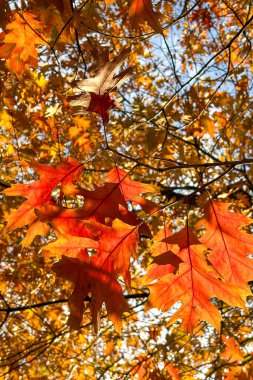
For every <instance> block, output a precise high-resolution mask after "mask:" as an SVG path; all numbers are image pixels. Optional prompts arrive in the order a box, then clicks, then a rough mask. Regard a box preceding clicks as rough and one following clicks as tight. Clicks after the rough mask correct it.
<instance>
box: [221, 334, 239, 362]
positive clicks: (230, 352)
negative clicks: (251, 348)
mask: <svg viewBox="0 0 253 380" xmlns="http://www.w3.org/2000/svg"><path fill="white" fill-rule="evenodd" d="M222 342H223V343H224V344H225V350H224V351H223V352H222V353H221V355H220V357H221V358H222V359H225V360H228V361H229V362H230V363H231V362H236V361H243V359H244V353H243V351H242V350H241V349H240V345H239V344H238V343H237V341H236V340H235V338H233V337H230V338H226V337H225V336H224V335H222Z"/></svg>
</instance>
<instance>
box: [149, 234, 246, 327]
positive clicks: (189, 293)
mask: <svg viewBox="0 0 253 380" xmlns="http://www.w3.org/2000/svg"><path fill="white" fill-rule="evenodd" d="M165 241H166V242H168V243H170V244H178V246H179V252H178V253H177V256H178V257H179V258H180V259H181V260H182V261H183V263H181V264H180V265H179V270H178V272H177V273H176V274H175V275H173V274H172V273H168V274H165V273H163V277H161V273H160V272H158V274H159V281H157V282H156V283H154V284H152V285H149V288H150V296H149V299H148V301H149V308H151V307H156V308H160V309H161V310H163V311H165V310H169V309H170V308H171V307H172V306H173V305H174V304H175V303H176V302H181V306H180V308H179V310H178V311H177V312H176V313H175V314H174V315H173V317H172V318H171V319H170V321H169V324H172V323H174V322H175V321H176V320H177V319H181V320H182V326H181V327H182V329H183V330H185V331H186V332H189V333H190V332H192V331H193V330H194V327H195V326H196V324H197V323H199V322H200V321H203V320H205V321H207V322H209V323H211V324H212V325H213V326H214V327H215V328H216V329H217V330H219V329H220V320H221V316H220V313H219V311H218V310H217V308H216V307H215V306H214V305H213V304H212V303H211V302H210V299H211V298H214V297H216V298H219V299H221V300H223V301H225V302H226V303H228V304H229V305H232V306H234V307H236V306H239V307H242V308H243V307H245V304H244V302H243V300H242V299H244V301H245V300H246V296H247V292H246V291H244V289H241V288H239V287H237V286H236V285H233V284H227V283H225V282H223V281H221V280H220V279H219V278H218V274H217V273H215V271H214V270H212V267H211V266H210V265H208V263H207V261H206V258H205V256H204V252H205V251H206V248H205V246H203V245H202V244H200V242H199V241H198V239H197V238H196V237H195V236H194V234H193V233H192V232H191V230H190V229H189V228H184V229H183V230H181V231H179V232H177V233H175V234H174V235H172V236H170V237H168V238H166V239H165ZM153 277H154V276H153ZM157 277H158V276H157ZM147 278H148V277H147ZM145 282H146V281H145V278H144V283H145ZM148 282H149V281H148Z"/></svg>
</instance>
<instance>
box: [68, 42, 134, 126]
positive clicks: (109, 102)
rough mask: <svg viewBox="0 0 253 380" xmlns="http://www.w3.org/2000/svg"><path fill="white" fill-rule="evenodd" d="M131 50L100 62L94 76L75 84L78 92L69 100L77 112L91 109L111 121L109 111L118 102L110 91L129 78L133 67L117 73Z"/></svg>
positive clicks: (80, 112) (81, 112) (75, 89)
mask: <svg viewBox="0 0 253 380" xmlns="http://www.w3.org/2000/svg"><path fill="white" fill-rule="evenodd" d="M129 52H130V49H125V50H123V51H122V52H121V53H120V54H119V55H118V56H117V57H115V58H114V59H113V60H111V61H107V60H105V61H104V62H103V64H102V62H100V65H99V67H100V69H99V71H98V72H97V74H96V76H95V77H94V78H88V79H83V80H80V81H78V82H76V83H75V84H74V91H75V92H77V94H76V95H73V96H69V97H68V100H69V101H70V106H71V107H74V110H75V112H76V113H77V114H83V113H84V112H85V111H91V112H95V113H97V114H99V115H100V116H102V118H103V121H104V122H105V123H107V122H108V121H109V116H108V111H109V109H111V108H115V107H116V105H117V102H118V101H117V100H116V101H114V100H113V99H112V98H111V96H110V93H111V92H112V91H115V90H116V89H117V87H118V86H119V85H121V84H122V83H123V82H124V81H125V80H126V79H127V77H128V74H129V73H130V71H131V67H129V68H127V69H125V70H123V71H122V72H120V73H119V74H117V75H115V73H116V71H117V70H118V69H119V68H120V66H121V65H122V64H123V62H124V61H125V60H126V58H127V56H128V54H129ZM80 91H81V92H80Z"/></svg>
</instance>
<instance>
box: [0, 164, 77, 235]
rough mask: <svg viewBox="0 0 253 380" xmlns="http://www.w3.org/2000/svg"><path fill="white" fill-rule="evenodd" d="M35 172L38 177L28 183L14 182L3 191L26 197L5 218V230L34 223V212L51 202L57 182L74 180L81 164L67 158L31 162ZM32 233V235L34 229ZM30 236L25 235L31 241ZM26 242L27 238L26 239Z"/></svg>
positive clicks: (11, 194) (7, 193) (64, 182)
mask: <svg viewBox="0 0 253 380" xmlns="http://www.w3.org/2000/svg"><path fill="white" fill-rule="evenodd" d="M30 166H32V167H33V168H34V169H35V170H36V171H37V173H39V174H40V179H39V180H38V181H35V182H31V183H28V184H16V185H12V186H11V187H10V188H8V189H5V190H4V191H3V193H4V194H6V195H9V196H22V197H24V198H27V201H25V202H24V203H23V204H22V205H21V206H20V207H19V208H18V209H17V210H15V211H14V212H13V213H11V214H10V215H9V216H8V218H7V225H6V227H5V231H10V230H15V229H16V228H19V227H22V226H25V225H28V224H31V223H34V222H35V221H36V220H37V215H36V213H35V212H34V211H35V210H36V209H39V208H40V207H42V205H43V204H52V191H53V190H54V188H55V187H56V186H57V185H58V184H59V183H61V184H63V185H64V184H66V183H68V182H72V181H75V180H76V179H77V178H78V176H79V175H80V173H81V171H82V169H83V165H82V164H80V162H78V161H76V160H74V159H72V158H69V159H67V160H64V161H63V162H62V163H61V164H59V165H56V166H51V165H42V164H38V163H34V162H31V163H30ZM29 233H30V234H31V233H32V236H33V237H34V234H35V231H33V232H31V230H30V231H29ZM31 238H32V237H31V236H30V237H29V239H28V237H27V239H28V241H29V242H30V241H31ZM26 242H27V240H26Z"/></svg>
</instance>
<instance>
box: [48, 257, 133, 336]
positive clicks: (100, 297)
mask: <svg viewBox="0 0 253 380" xmlns="http://www.w3.org/2000/svg"><path fill="white" fill-rule="evenodd" d="M52 269H53V270H54V271H55V272H56V275H57V276H58V277H62V278H64V279H66V280H68V281H71V282H73V283H74V290H73V293H72V295H71V296H70V298H69V306H70V311H71V313H70V317H69V321H68V323H69V325H70V327H71V328H73V329H76V328H78V327H79V326H80V324H81V321H82V316H83V312H84V308H85V305H84V299H85V297H86V296H89V295H91V302H90V309H91V315H92V321H93V325H94V329H95V331H96V332H97V331H98V329H99V325H100V312H101V308H102V304H103V303H105V306H106V309H107V313H108V317H109V319H110V320H111V321H112V323H113V324H114V326H115V329H116V330H117V331H118V332H120V330H121V319H122V315H123V313H124V312H128V311H129V307H128V305H127V302H126V300H125V298H124V295H123V293H122V289H121V286H120V285H119V283H118V281H117V280H116V278H115V277H114V276H113V275H112V274H111V273H110V272H108V271H107V270H106V268H104V269H102V268H101V266H100V265H99V262H96V261H95V260H94V258H91V259H90V260H89V261H88V260H86V261H85V260H82V259H79V258H70V257H66V256H63V257H62V259H61V260H60V261H59V262H57V263H56V264H54V265H53V267H52Z"/></svg>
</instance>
